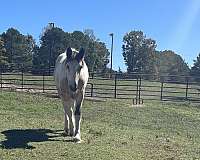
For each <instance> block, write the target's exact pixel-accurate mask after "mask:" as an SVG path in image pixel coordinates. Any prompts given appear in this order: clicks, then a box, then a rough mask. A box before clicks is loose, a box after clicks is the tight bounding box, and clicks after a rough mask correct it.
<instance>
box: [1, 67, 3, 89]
mask: <svg viewBox="0 0 200 160" xmlns="http://www.w3.org/2000/svg"><path fill="white" fill-rule="evenodd" d="M0 73H1V89H2V88H3V84H2V83H3V80H2V79H3V77H2V76H3V75H2V69H1V70H0Z"/></svg>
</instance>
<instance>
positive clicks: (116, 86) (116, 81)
mask: <svg viewBox="0 0 200 160" xmlns="http://www.w3.org/2000/svg"><path fill="white" fill-rule="evenodd" d="M116 98H117V74H115V99H116Z"/></svg>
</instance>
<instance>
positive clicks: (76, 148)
mask: <svg viewBox="0 0 200 160" xmlns="http://www.w3.org/2000/svg"><path fill="white" fill-rule="evenodd" d="M82 111H83V120H82V128H81V130H82V139H83V143H81V144H76V143H74V142H72V141H71V139H70V138H69V137H64V136H63V135H62V129H63V110H62V106H61V102H60V100H59V99H53V98H48V97H45V96H42V95H31V94H25V93H15V92H11V93H10V92H4V91H2V92H0V122H1V123H0V160H9V159H13V160H16V159H20V160H21V159H24V160H35V159H38V160H40V159H41V160H43V159H48V160H57V159H58V160H59V159H69V160H71V159H76V160H77V159H84V160H87V159H105V160H107V159H120V160H122V159H130V160H133V159H134V160H137V159H138V160H140V159H145V160H148V159H153V160H154V159H159V160H160V159H168V160H178V159H185V160H188V159H191V160H195V159H200V107H199V106H196V105H193V104H189V103H166V102H165V103H162V102H153V101H150V102H145V104H144V105H143V106H142V107H133V106H132V103H131V101H128V100H112V99H107V100H106V101H102V102H101V101H98V102H95V101H88V100H86V101H85V102H84V105H83V109H82Z"/></svg>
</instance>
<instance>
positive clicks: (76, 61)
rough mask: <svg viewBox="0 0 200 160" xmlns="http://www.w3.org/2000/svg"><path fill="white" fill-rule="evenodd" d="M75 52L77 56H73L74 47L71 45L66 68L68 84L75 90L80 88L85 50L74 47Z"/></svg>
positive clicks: (68, 50)
mask: <svg viewBox="0 0 200 160" xmlns="http://www.w3.org/2000/svg"><path fill="white" fill-rule="evenodd" d="M73 52H75V53H76V56H72V49H71V48H70V47H69V48H68V49H67V61H66V70H67V82H68V86H69V88H70V90H71V91H73V92H75V91H76V90H77V88H78V81H79V79H80V72H81V70H82V69H83V67H84V61H83V59H84V54H85V51H84V49H83V48H81V49H80V51H79V52H78V51H76V50H74V49H73Z"/></svg>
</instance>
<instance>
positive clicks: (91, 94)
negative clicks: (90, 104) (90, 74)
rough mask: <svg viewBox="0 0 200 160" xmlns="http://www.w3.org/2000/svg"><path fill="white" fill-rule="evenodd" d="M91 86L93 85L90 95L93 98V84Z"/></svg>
mask: <svg viewBox="0 0 200 160" xmlns="http://www.w3.org/2000/svg"><path fill="white" fill-rule="evenodd" d="M90 85H91V93H90V96H91V97H93V83H91V84H90Z"/></svg>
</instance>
